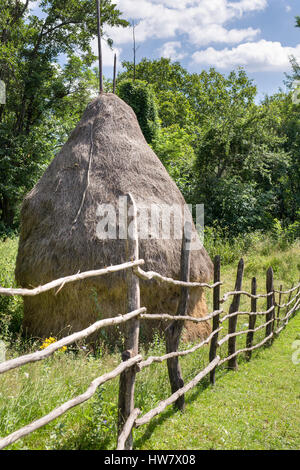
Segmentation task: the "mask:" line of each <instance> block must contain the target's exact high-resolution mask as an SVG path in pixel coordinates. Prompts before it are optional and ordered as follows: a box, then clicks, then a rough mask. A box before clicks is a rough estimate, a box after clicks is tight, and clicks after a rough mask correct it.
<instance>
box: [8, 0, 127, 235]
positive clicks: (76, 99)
mask: <svg viewBox="0 0 300 470" xmlns="http://www.w3.org/2000/svg"><path fill="white" fill-rule="evenodd" d="M39 6H40V9H41V11H42V13H43V14H42V15H41V16H40V17H37V16H36V15H34V14H32V12H31V11H30V3H28V2H21V1H19V0H18V1H16V2H12V1H11V0H2V1H1V15H0V38H1V41H0V79H1V80H4V82H5V83H6V89H7V103H6V105H0V142H1V146H0V170H1V171H0V225H1V228H2V229H5V227H14V226H16V225H17V223H18V207H19V203H20V201H21V199H22V197H23V195H24V194H25V193H26V192H27V191H28V190H30V189H31V188H32V186H33V185H34V183H35V182H36V180H37V178H38V177H39V176H40V175H41V173H42V172H43V170H44V169H45V166H46V165H47V164H49V162H50V161H51V159H52V158H53V157H54V155H55V152H56V151H57V149H58V148H59V147H60V146H61V144H62V143H63V142H64V141H65V139H66V137H67V136H68V135H69V133H70V131H71V130H72V129H73V128H74V125H75V124H76V123H77V122H78V120H79V118H80V117H81V114H82V112H83V110H84V108H85V107H86V105H87V103H88V102H89V101H90V99H91V95H92V94H93V93H94V90H95V89H96V75H95V72H94V71H92V70H91V65H92V64H93V62H94V61H95V59H96V57H95V56H94V55H93V53H92V49H91V40H92V38H93V37H94V36H95V35H96V32H97V20H96V17H97V16H96V2H90V1H89V0H76V1H75V0H43V1H41V2H40V5H39ZM120 16H121V12H120V11H119V10H118V9H117V8H116V5H114V4H112V2H111V0H104V1H103V2H102V22H103V24H104V25H105V24H108V25H110V26H120V27H125V26H127V25H128V22H127V21H125V20H123V19H121V18H120ZM108 39H109V38H108ZM62 58H63V61H64V65H59V63H60V62H61V59H62Z"/></svg>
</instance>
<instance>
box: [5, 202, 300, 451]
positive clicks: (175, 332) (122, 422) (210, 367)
mask: <svg viewBox="0 0 300 470" xmlns="http://www.w3.org/2000/svg"><path fill="white" fill-rule="evenodd" d="M132 204H133V206H134V216H133V223H134V235H133V237H132V239H131V240H129V243H128V245H129V259H131V261H129V262H127V263H124V264H120V265H118V266H110V267H107V268H104V269H99V270H94V271H88V272H84V273H80V274H76V275H73V276H68V277H65V278H61V279H57V280H55V281H52V282H50V283H48V284H45V285H44V286H40V287H37V288H35V289H7V288H2V287H0V294H2V295H21V296H28V295H38V294H40V293H42V292H45V291H48V290H50V289H54V288H56V287H58V290H60V289H62V288H63V286H64V285H65V284H67V283H69V282H75V281H78V280H82V279H87V278H89V277H96V276H102V275H105V274H108V273H112V272H117V271H121V270H126V271H127V282H128V311H129V313H126V314H125V315H119V316H116V317H114V318H106V319H103V320H99V321H97V322H96V323H94V324H92V325H91V326H89V327H88V328H86V329H84V330H82V331H79V332H77V333H74V334H71V335H69V336H67V337H65V338H63V339H60V340H59V341H57V342H55V343H53V344H51V345H50V346H48V347H47V348H46V349H44V350H42V351H37V352H34V353H32V354H27V355H24V356H21V357H18V358H15V359H10V360H8V361H6V362H3V363H1V364H0V374H1V373H4V372H7V371H9V370H12V369H14V368H16V367H20V366H22V365H24V364H28V363H30V362H35V361H40V360H42V359H44V358H45V357H48V356H50V355H52V354H53V353H54V352H55V351H57V350H58V349H60V348H62V347H63V346H68V345H70V344H72V343H74V342H75V341H78V340H81V339H83V338H86V337H88V336H89V335H91V334H92V333H95V332H96V331H99V330H100V329H101V328H104V327H106V326H109V325H119V324H121V323H125V322H127V323H128V334H127V335H126V338H125V349H126V350H125V351H124V352H123V354H122V362H121V363H120V364H119V365H118V366H117V367H116V368H115V369H114V370H112V371H111V372H109V373H106V374H104V375H102V376H100V377H98V378H96V379H95V380H93V381H92V382H91V384H90V386H89V387H88V389H87V390H86V391H85V392H84V393H82V394H81V395H79V396H77V397H75V398H73V399H71V400H69V401H67V402H66V403H64V404H62V405H60V406H58V407H57V408H55V409H54V410H53V411H51V412H50V413H49V414H47V415H46V416H43V417H42V418H40V419H38V420H36V421H34V422H32V423H30V424H28V425H27V426H24V427H23V428H21V429H19V430H17V431H15V432H13V433H12V434H10V435H8V436H6V437H4V438H2V439H0V449H3V448H4V447H6V446H8V445H10V444H12V443H13V442H15V441H17V440H18V439H20V438H22V437H24V436H26V435H28V434H30V433H31V432H33V431H35V430H37V429H39V428H41V427H42V426H44V425H46V424H48V423H50V422H51V421H53V420H54V419H56V418H58V417H59V416H61V415H62V414H64V413H65V412H66V411H68V410H70V409H71V408H73V407H74V406H77V405H79V404H81V403H83V402H85V401H87V400H89V399H90V398H91V397H92V396H93V395H94V394H95V392H96V390H97V387H99V386H100V385H102V384H104V383H105V382H107V381H109V380H112V379H114V378H116V377H118V376H119V401H118V442H117V449H119V450H124V449H126V450H130V449H132V447H133V429H134V428H137V427H139V426H142V425H144V424H147V423H149V421H150V420H151V419H152V418H153V417H155V416H157V415H158V414H160V413H161V412H162V411H164V410H165V409H166V407H168V406H169V405H171V404H174V405H175V406H176V407H177V408H179V409H181V410H183V409H184V406H185V402H184V394H185V393H186V392H188V391H189V390H191V389H192V388H193V387H195V386H196V385H197V384H198V383H199V382H200V381H201V380H202V379H203V378H204V377H205V376H207V375H208V374H209V375H210V382H211V384H214V383H215V378H216V375H215V373H216V368H217V367H219V366H221V365H222V364H224V363H227V367H228V368H229V369H233V370H235V369H236V368H237V359H238V356H239V355H244V354H245V356H246V359H247V360H250V359H251V354H252V351H254V350H255V349H258V348H260V347H262V346H263V345H271V344H272V342H273V340H274V338H276V336H278V335H279V333H280V332H281V331H282V330H283V329H284V327H285V326H286V325H287V323H288V322H289V320H290V319H291V318H292V316H293V315H294V314H295V313H296V312H297V310H298V309H299V308H300V283H298V284H297V285H296V286H292V287H291V288H290V289H288V290H283V286H280V289H279V290H276V289H274V279H273V270H272V268H269V269H268V271H267V276H266V292H265V293H263V294H257V285H256V279H255V278H253V279H252V285H251V293H249V292H247V291H243V290H242V281H243V274H244V261H243V260H242V259H241V260H240V262H239V264H238V269H237V277H236V283H235V289H234V290H233V291H232V292H227V293H225V294H224V295H223V297H221V285H222V282H221V276H220V257H219V256H216V257H215V259H214V281H213V284H212V285H210V284H207V283H198V282H190V279H189V272H190V251H189V250H188V249H187V245H188V243H189V241H190V238H191V229H190V227H189V226H188V225H186V226H185V230H184V234H183V239H182V240H183V241H182V251H181V280H175V279H171V278H166V277H163V276H161V275H160V274H159V273H156V272H145V271H143V270H142V268H141V266H142V265H143V264H144V261H143V260H141V259H139V244H138V234H137V233H138V232H137V218H136V208H135V205H134V202H133V201H132ZM140 279H143V280H151V279H155V280H156V281H158V283H169V284H173V285H177V286H180V287H181V298H180V302H179V306H178V310H177V314H176V316H173V315H168V314H147V313H146V308H144V307H141V305H140V286H139V280H140ZM195 287H201V288H207V289H212V290H213V312H212V313H209V314H207V315H206V316H205V317H202V318H194V317H190V316H188V315H187V305H188V299H189V291H190V289H193V288H195ZM57 292H58V291H57ZM242 296H247V297H249V298H250V300H251V307H250V311H240V310H239V308H240V299H241V297H242ZM284 296H288V300H287V302H285V303H282V299H283V297H284ZM277 297H278V301H277V300H276V299H277ZM230 299H231V303H230V306H229V309H228V312H226V311H225V310H224V308H223V307H224V306H225V304H226V302H227V301H229V300H230ZM259 299H263V300H266V301H267V308H266V310H264V311H258V309H257V302H258V300H259ZM244 316H246V317H247V318H248V323H247V325H248V327H247V329H245V328H242V329H241V330H238V324H239V322H238V320H239V318H240V317H244ZM154 319H157V320H162V319H163V320H165V321H166V322H170V325H169V326H168V327H167V328H166V330H165V336H166V354H165V355H163V356H151V357H148V358H143V357H142V355H141V354H139V329H140V322H141V321H147V320H154ZM261 319H262V321H263V322H261ZM186 321H191V322H196V323H199V322H204V321H212V332H211V334H210V335H209V336H208V337H207V338H206V339H204V340H203V341H201V342H200V343H199V344H196V345H195V346H193V347H190V348H188V349H185V350H179V341H180V336H181V332H182V329H183V324H184V322H186ZM225 322H227V324H228V328H227V329H226V331H227V333H226V332H225V334H224V331H225ZM257 323H259V325H258V326H257ZM260 330H263V332H264V337H263V339H261V338H260V340H259V341H258V342H257V343H256V344H255V343H254V337H255V333H257V332H258V331H260ZM221 334H223V336H221ZM242 335H245V336H246V342H245V347H243V348H240V349H237V347H236V341H237V338H238V337H240V336H242ZM226 344H227V351H226V354H225V357H222V355H221V353H220V351H221V348H222V346H223V345H225V346H226ZM205 345H208V346H209V363H208V364H207V365H206V367H205V368H204V369H203V370H201V371H199V373H198V374H197V375H196V376H195V377H194V378H193V379H192V380H191V381H190V382H189V383H187V384H184V381H183V378H182V374H181V368H180V364H179V357H183V356H186V355H188V354H191V353H193V352H195V351H196V350H199V349H200V348H202V347H203V346H205ZM163 361H167V367H168V373H169V379H170V385H171V391H172V394H171V396H169V397H168V398H166V399H165V400H163V401H161V402H160V403H158V405H157V406H156V407H155V408H154V409H152V410H150V411H149V412H148V413H146V414H145V415H144V416H140V414H141V411H140V410H139V409H137V408H136V407H135V401H134V387H135V380H136V375H137V374H138V373H139V372H140V371H141V370H143V369H144V368H145V367H149V366H150V365H151V364H153V363H155V362H156V363H161V362H163Z"/></svg>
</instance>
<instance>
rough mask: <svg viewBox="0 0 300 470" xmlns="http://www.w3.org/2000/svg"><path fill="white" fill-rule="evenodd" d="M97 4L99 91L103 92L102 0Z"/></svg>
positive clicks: (97, 1)
mask: <svg viewBox="0 0 300 470" xmlns="http://www.w3.org/2000/svg"><path fill="white" fill-rule="evenodd" d="M96 4H97V32H98V61H99V93H100V94H101V93H103V68H102V46H101V0H96Z"/></svg>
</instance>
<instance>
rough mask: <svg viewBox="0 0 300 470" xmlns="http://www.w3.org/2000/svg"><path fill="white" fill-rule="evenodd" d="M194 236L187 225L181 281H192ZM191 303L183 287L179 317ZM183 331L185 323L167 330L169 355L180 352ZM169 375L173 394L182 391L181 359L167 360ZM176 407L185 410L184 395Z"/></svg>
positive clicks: (174, 322)
mask: <svg viewBox="0 0 300 470" xmlns="http://www.w3.org/2000/svg"><path fill="white" fill-rule="evenodd" d="M191 236H192V227H191V225H190V224H188V223H186V224H185V226H184V230H183V236H182V247H181V273H180V277H181V280H182V281H184V282H189V280H190V262H191V251H190V247H189V245H190V242H191ZM188 302H189V288H188V287H181V296H180V301H179V305H178V309H177V315H178V316H185V315H186V314H187V309H188ZM182 329H183V322H178V321H173V322H172V323H171V324H170V325H169V326H168V328H166V330H165V336H166V352H167V354H169V353H172V352H177V351H178V346H179V341H180V337H181V333H182ZM167 365H168V374H169V379H170V385H171V390H172V393H175V392H176V391H177V390H179V389H181V388H182V387H183V386H184V382H183V378H182V374H181V369H180V364H179V359H178V356H177V355H176V356H175V357H169V358H168V359H167ZM175 407H176V408H178V409H179V410H183V409H184V407H185V403H184V395H180V396H179V397H178V400H176V402H175Z"/></svg>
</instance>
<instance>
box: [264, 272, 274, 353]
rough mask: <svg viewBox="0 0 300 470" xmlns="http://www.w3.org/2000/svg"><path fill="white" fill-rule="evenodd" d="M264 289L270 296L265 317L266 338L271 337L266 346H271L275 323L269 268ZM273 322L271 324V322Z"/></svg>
mask: <svg viewBox="0 0 300 470" xmlns="http://www.w3.org/2000/svg"><path fill="white" fill-rule="evenodd" d="M266 288H267V293H268V294H271V293H272V295H269V296H268V297H267V309H268V310H269V313H267V315H266V322H267V323H268V324H267V326H266V337H269V336H270V335H272V336H271V339H270V341H269V342H268V344H269V345H270V344H272V342H273V339H274V335H273V331H274V323H275V305H274V272H273V269H272V268H269V269H268V271H267V278H266ZM272 319H273V320H274V321H273V322H271V320H272Z"/></svg>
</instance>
